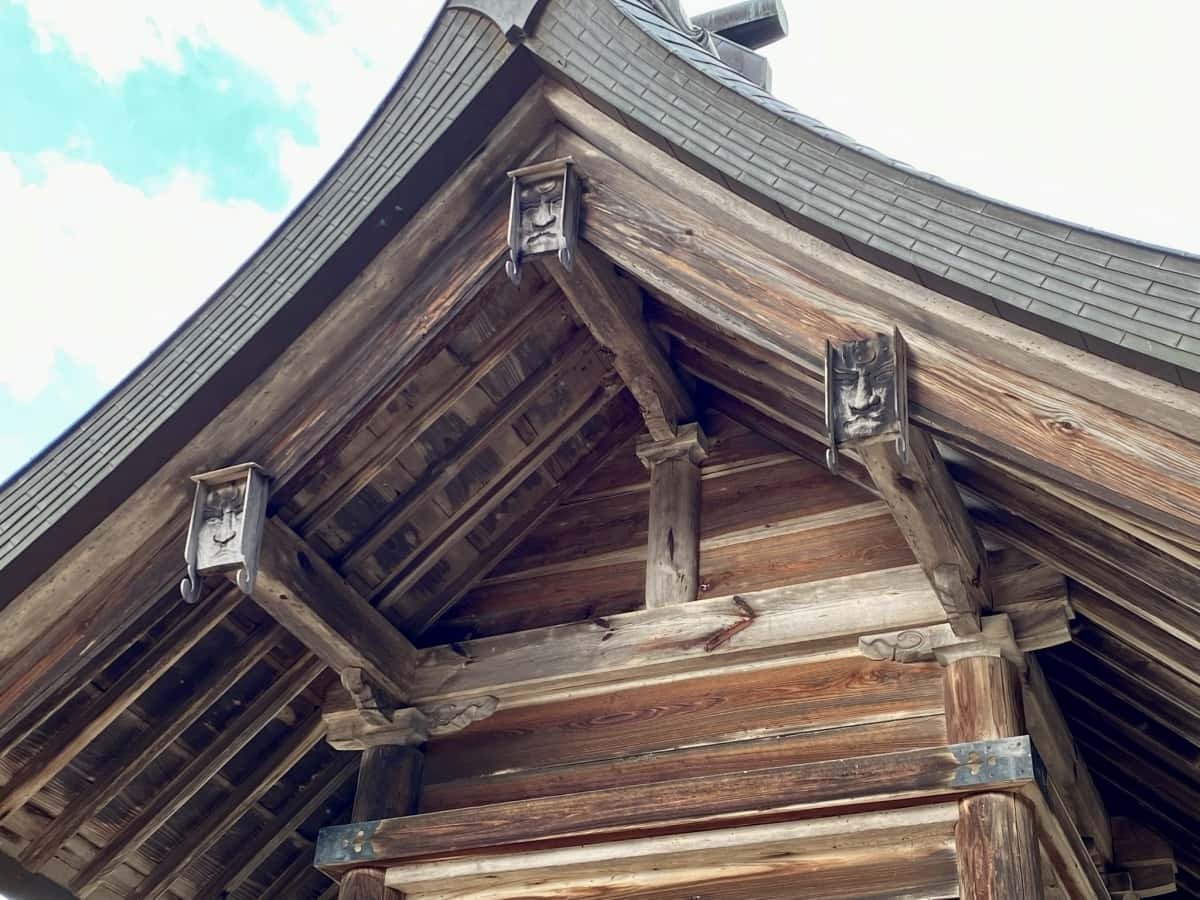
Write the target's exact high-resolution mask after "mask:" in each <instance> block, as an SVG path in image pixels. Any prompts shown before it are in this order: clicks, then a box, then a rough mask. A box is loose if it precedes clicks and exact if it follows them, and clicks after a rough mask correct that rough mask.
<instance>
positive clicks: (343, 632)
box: [254, 518, 416, 701]
mask: <svg viewBox="0 0 1200 900" xmlns="http://www.w3.org/2000/svg"><path fill="white" fill-rule="evenodd" d="M258 566H259V572H258V579H257V581H256V582H255V585H254V600H255V602H257V603H258V605H259V606H261V607H262V608H263V609H265V610H266V611H267V612H268V613H269V614H270V615H271V617H272V618H274V619H275V621H277V622H278V623H279V624H280V625H282V626H283V627H284V628H286V629H287V630H288V631H290V632H291V633H292V634H294V635H295V636H296V637H297V638H299V640H300V641H301V643H303V644H304V645H305V646H306V647H308V648H309V649H310V650H312V651H313V653H315V654H317V656H319V657H320V658H321V659H322V660H324V661H325V663H326V664H327V665H329V666H331V667H332V668H333V669H334V670H335V671H337V672H339V673H340V672H342V671H343V670H345V669H361V670H362V671H363V672H364V673H365V674H366V675H367V677H368V678H369V679H370V680H371V681H372V682H373V683H374V684H375V685H376V686H377V687H379V688H382V689H384V690H386V691H387V692H388V693H389V694H390V695H391V697H392V699H393V700H397V701H399V700H404V699H407V695H408V692H409V690H410V689H411V687H412V670H413V666H414V665H415V661H416V650H415V649H414V648H413V646H412V644H410V643H409V641H408V639H407V638H406V637H405V636H404V635H403V634H401V633H400V632H399V631H398V630H397V629H396V628H395V627H394V626H393V625H392V624H391V623H390V622H389V621H388V620H387V619H386V618H385V617H384V616H383V614H382V613H381V612H379V611H378V610H377V609H374V608H373V607H372V606H371V605H370V604H369V603H368V602H367V601H366V600H364V599H363V597H362V596H361V595H360V594H359V593H358V592H357V591H355V590H354V589H353V588H352V587H350V586H349V585H348V584H346V582H345V581H343V580H342V577H341V576H340V575H338V574H337V572H336V571H334V569H333V567H332V566H330V565H329V564H328V563H327V562H325V560H323V559H322V558H321V557H320V555H319V554H317V552H316V551H315V550H313V549H312V547H310V546H309V545H308V544H307V543H306V542H305V541H304V540H303V539H302V538H301V537H299V536H298V535H297V534H296V533H295V532H294V531H292V530H291V529H290V528H288V527H287V526H286V525H285V524H283V522H281V521H279V519H277V518H270V519H268V520H267V523H266V526H265V529H264V532H263V546H262V550H261V551H260V554H259V563H258Z"/></svg>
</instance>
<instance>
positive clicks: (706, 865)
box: [387, 803, 957, 900]
mask: <svg viewBox="0 0 1200 900" xmlns="http://www.w3.org/2000/svg"><path fill="white" fill-rule="evenodd" d="M956 815H957V813H956V807H955V806H954V804H948V803H941V804H934V805H930V806H921V807H915V808H912V809H903V810H888V811H883V812H875V813H860V814H856V815H848V816H833V817H830V818H824V819H813V820H807V821H802V822H789V823H785V824H777V825H751V826H745V827H741V828H725V829H718V830H714V831H703V832H698V833H693V834H684V835H670V836H663V837H648V838H634V839H631V840H619V841H612V842H609V843H602V844H590V845H586V846H582V847H566V848H557V849H551V850H535V851H526V852H523V853H519V854H511V853H497V854H489V855H486V856H481V857H475V858H468V859H460V860H450V861H446V862H415V863H405V864H400V865H395V866H391V867H389V869H388V874H387V881H388V884H390V885H391V886H392V887H394V888H396V889H398V890H403V891H404V892H405V895H406V896H408V897H411V898H421V900H435V898H437V900H449V898H451V897H454V898H478V900H484V898H487V900H495V898H498V897H500V896H512V895H514V894H517V893H519V894H520V895H521V896H523V897H538V898H546V900H549V898H559V900H566V898H579V897H583V896H589V897H598V898H606V900H607V898H634V897H637V898H647V897H648V898H659V900H677V898H679V897H690V896H694V895H695V892H696V891H698V890H699V891H703V895H702V896H704V897H705V898H706V900H707V898H710V897H712V898H717V900H742V898H746V897H749V896H753V897H771V898H772V900H784V898H801V897H814V896H821V897H859V898H861V897H879V896H883V895H885V894H886V895H887V896H891V897H896V896H904V897H909V898H919V897H947V896H951V895H952V894H953V893H954V891H956V889H957V879H956V874H955V865H954V853H953V847H952V837H953V828H954V821H955V818H956ZM927 853H929V854H930V856H936V858H937V859H938V861H939V865H937V866H936V874H933V873H932V872H931V871H930V869H931V868H933V867H932V866H930V865H929V859H928V858H927V856H926V854H927Z"/></svg>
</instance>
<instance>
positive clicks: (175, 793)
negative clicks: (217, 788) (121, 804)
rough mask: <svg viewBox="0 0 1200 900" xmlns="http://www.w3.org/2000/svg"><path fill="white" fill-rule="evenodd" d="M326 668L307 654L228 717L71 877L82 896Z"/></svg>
mask: <svg viewBox="0 0 1200 900" xmlns="http://www.w3.org/2000/svg"><path fill="white" fill-rule="evenodd" d="M324 671H325V663H324V662H322V661H321V660H319V659H317V658H316V657H315V656H313V655H312V654H309V653H306V654H304V655H303V656H301V657H300V658H299V659H298V660H296V662H294V663H293V664H292V665H291V666H290V667H289V668H288V669H287V670H286V671H285V672H281V673H280V674H279V676H278V677H277V678H276V679H275V680H274V681H273V682H272V683H271V684H270V685H269V686H268V687H267V689H266V690H264V691H263V692H262V693H261V694H260V695H259V696H258V697H257V698H256V699H255V700H254V702H253V703H251V704H250V705H249V706H247V707H246V708H245V709H244V710H242V712H241V713H240V714H239V715H238V716H237V717H236V718H235V719H233V721H231V722H230V723H229V724H228V725H227V726H226V727H225V730H224V731H223V732H222V733H221V735H220V736H219V737H217V738H216V739H214V740H213V742H212V743H211V744H209V745H208V746H207V747H206V748H205V749H204V751H203V752H202V753H201V754H200V755H199V756H197V757H196V758H195V759H194V760H192V761H191V763H189V764H188V765H187V766H185V767H184V768H183V770H182V771H180V772H179V773H178V774H177V775H175V777H174V778H172V779H171V781H170V782H169V783H168V784H167V785H165V786H164V787H163V788H162V790H160V791H158V792H157V793H155V795H154V796H153V797H152V798H151V800H150V801H149V802H148V803H147V804H146V805H145V806H144V807H143V808H142V809H140V810H139V811H138V812H137V814H136V815H135V816H134V817H133V818H132V819H131V820H130V821H129V822H127V823H126V824H125V825H124V827H122V828H121V829H120V831H119V832H118V833H117V834H115V835H114V836H113V838H112V840H111V841H109V843H108V845H107V846H105V848H104V849H103V850H101V851H100V852H99V853H97V854H96V856H95V858H94V859H92V861H91V862H90V863H88V865H87V866H86V867H84V869H83V870H82V871H81V872H80V873H79V874H78V875H77V876H76V877H75V878H74V879H73V880H72V881H71V889H72V890H74V891H76V892H77V893H80V894H86V893H89V892H90V891H91V890H93V889H95V887H96V885H98V884H99V882H100V881H101V879H103V878H104V877H105V876H106V875H108V874H109V873H111V872H112V871H113V870H114V869H115V868H116V867H117V866H118V865H119V864H120V863H121V861H122V860H123V859H124V858H125V857H126V856H128V855H129V854H131V853H133V852H134V851H135V850H136V849H137V848H138V847H140V846H141V845H142V843H143V842H145V840H146V839H147V838H148V837H149V836H150V835H152V834H154V833H155V832H156V831H158V830H159V829H160V828H162V826H163V825H165V824H166V822H167V820H168V819H170V818H171V816H173V815H174V814H175V813H176V812H178V811H179V810H180V809H181V808H182V807H183V805H184V804H185V803H187V802H188V800H190V799H191V798H192V797H194V796H195V795H196V793H197V792H198V791H200V789H201V788H203V787H204V786H205V785H206V784H208V782H209V781H211V780H212V779H213V777H215V776H216V774H217V773H218V772H220V771H221V769H222V768H223V767H224V766H225V764H226V763H228V762H229V761H230V760H231V759H233V757H234V756H235V755H236V754H237V753H238V751H239V750H241V749H242V748H243V747H245V746H246V745H247V744H248V743H250V741H251V740H253V738H254V736H255V735H257V734H258V733H259V732H260V731H262V729H263V728H265V727H266V726H267V725H268V723H270V722H271V721H272V720H273V719H274V718H275V717H276V716H278V715H279V713H280V711H281V710H282V709H283V708H284V707H285V706H287V705H288V704H289V703H291V702H292V700H293V699H295V697H296V696H297V695H298V694H300V692H301V691H303V690H304V689H305V688H306V687H308V685H309V684H310V683H312V682H313V681H314V680H315V679H316V678H317V677H318V676H320V675H321V673H322V672H324Z"/></svg>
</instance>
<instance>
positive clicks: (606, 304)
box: [547, 244, 696, 440]
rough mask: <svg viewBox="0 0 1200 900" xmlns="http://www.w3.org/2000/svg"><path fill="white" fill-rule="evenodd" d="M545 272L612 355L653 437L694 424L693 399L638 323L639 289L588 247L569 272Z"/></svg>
mask: <svg viewBox="0 0 1200 900" xmlns="http://www.w3.org/2000/svg"><path fill="white" fill-rule="evenodd" d="M547 269H548V270H549V272H550V274H551V275H552V276H553V278H554V279H555V280H556V281H557V282H558V285H559V287H560V288H562V292H563V293H564V294H566V295H567V299H568V300H570V301H571V305H572V306H573V307H574V308H575V312H576V313H578V314H579V317H580V318H581V319H582V320H583V323H584V325H586V326H587V327H588V329H589V330H590V331H591V332H592V334H593V336H594V337H595V338H596V340H597V341H598V342H599V343H600V345H601V346H602V347H605V348H606V349H608V350H609V351H610V352H611V353H612V354H613V365H614V366H615V367H616V370H617V371H618V372H619V373H620V374H621V379H622V380H623V381H624V382H625V384H626V386H628V388H629V391H630V393H632V394H633V396H634V399H635V400H637V403H638V406H639V407H640V408H641V410H642V416H643V418H644V419H645V421H646V427H647V428H648V429H649V431H650V434H651V435H652V436H653V437H654V439H655V440H666V439H667V438H670V437H673V436H674V435H675V431H676V429H677V428H678V427H679V426H680V425H682V424H684V423H686V422H692V421H695V418H696V410H695V406H694V404H693V403H692V398H691V396H690V395H689V394H688V392H687V390H686V389H685V388H684V387H683V385H682V384H681V383H680V382H679V378H678V377H677V376H676V375H675V373H674V372H673V371H672V370H671V365H670V363H668V362H667V360H666V358H665V357H664V356H663V353H662V350H660V349H659V347H658V345H657V344H656V343H655V342H654V340H653V338H651V337H650V332H649V330H648V329H647V327H646V323H645V321H644V320H643V319H642V316H641V299H640V296H639V295H638V291H637V289H636V288H635V287H634V286H633V285H631V284H623V283H622V282H621V281H620V280H619V279H618V278H617V273H616V272H615V271H614V269H613V267H612V264H611V263H610V262H609V261H608V260H606V259H605V258H604V257H603V256H602V255H601V254H599V253H597V252H596V250H595V249H594V248H592V247H589V246H587V245H586V244H581V245H580V246H579V247H578V248H577V252H576V256H575V261H574V264H573V266H572V268H571V271H570V272H567V271H565V270H564V269H563V268H562V267H561V266H559V265H556V264H554V263H551V264H549V265H548V266H547Z"/></svg>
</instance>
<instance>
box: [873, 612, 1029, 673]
mask: <svg viewBox="0 0 1200 900" xmlns="http://www.w3.org/2000/svg"><path fill="white" fill-rule="evenodd" d="M858 649H859V651H860V652H861V653H862V654H863V655H864V656H866V657H867V658H868V659H877V660H885V661H890V662H902V663H908V662H929V661H932V660H936V661H937V662H939V663H941V664H942V665H943V666H944V665H948V664H949V663H952V662H954V661H955V660H959V659H967V658H968V657H972V656H994V657H1000V658H1003V659H1007V660H1008V661H1009V662H1011V663H1013V664H1014V665H1015V666H1017V667H1018V668H1020V669H1024V668H1025V653H1024V650H1023V648H1022V646H1021V642H1020V640H1019V639H1018V637H1017V636H1016V635H1015V634H1014V633H1013V625H1012V620H1011V619H1009V617H1008V616H1006V615H996V616H985V617H984V618H982V619H981V620H980V632H979V633H978V634H970V635H966V636H959V635H956V634H955V633H954V630H953V629H952V628H951V627H950V625H949V624H948V623H944V622H943V623H942V624H940V625H930V626H927V627H925V628H906V629H904V630H902V631H892V632H888V633H887V634H871V635H865V636H863V637H860V638H859V639H858Z"/></svg>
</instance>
